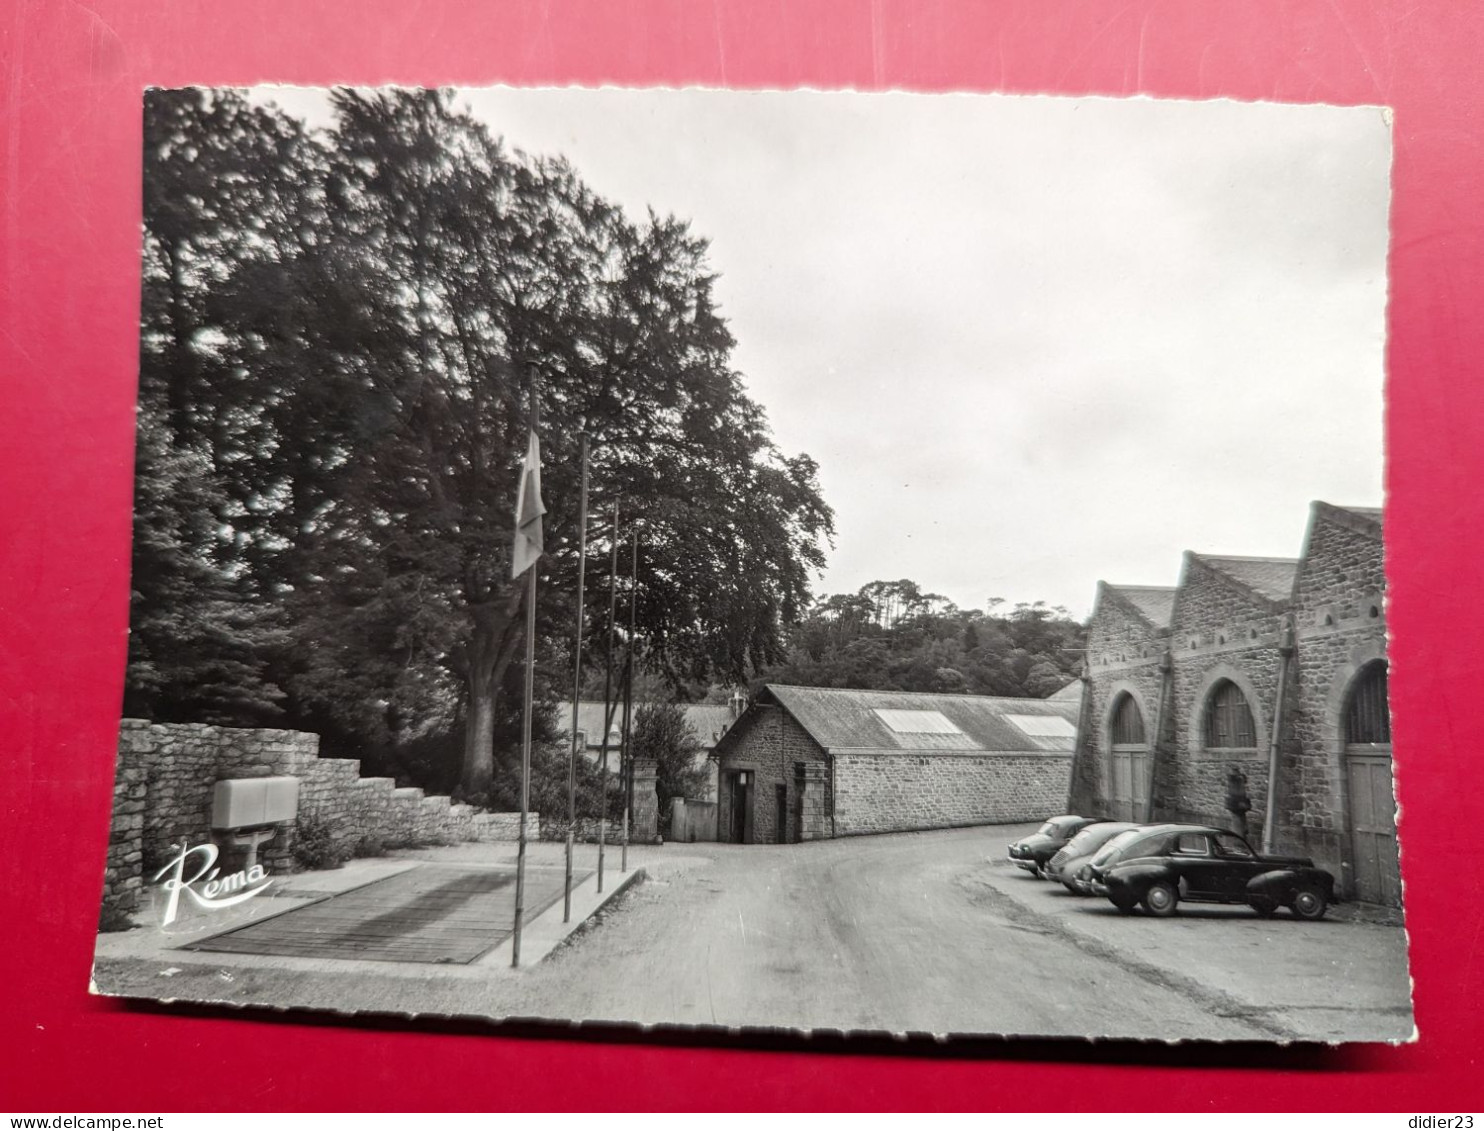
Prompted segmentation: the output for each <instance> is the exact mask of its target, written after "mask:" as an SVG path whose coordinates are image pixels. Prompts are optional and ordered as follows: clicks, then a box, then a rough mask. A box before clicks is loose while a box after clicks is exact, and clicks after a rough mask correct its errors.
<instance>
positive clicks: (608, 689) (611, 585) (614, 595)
mask: <svg viewBox="0 0 1484 1131" xmlns="http://www.w3.org/2000/svg"><path fill="white" fill-rule="evenodd" d="M609 541H610V542H611V546H610V549H609V558H608V659H607V662H606V663H605V664H604V665H603V753H602V755H601V757H600V759H599V763H598V765H599V770H598V775H599V777H600V779H601V780H602V782H603V807H602V808H601V809H600V810H599V811H598V891H599V892H602V890H603V847H604V845H603V842H604V841H605V840H607V839H608V735H609V733H610V732H611V731H612V730H613V712H612V711H611V710H609V709H608V699H609V696H610V695H611V694H612V693H613V640H614V628H615V625H616V623H617V620H618V502H617V500H615V501H614V503H613V533H612V536H611V537H610V539H609Z"/></svg>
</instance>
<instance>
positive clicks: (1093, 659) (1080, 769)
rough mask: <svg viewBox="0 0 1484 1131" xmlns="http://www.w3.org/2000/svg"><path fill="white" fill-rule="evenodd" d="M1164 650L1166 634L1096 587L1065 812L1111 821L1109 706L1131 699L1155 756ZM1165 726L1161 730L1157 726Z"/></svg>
mask: <svg viewBox="0 0 1484 1131" xmlns="http://www.w3.org/2000/svg"><path fill="white" fill-rule="evenodd" d="M1168 645H1169V641H1168V633H1167V631H1166V630H1164V629H1161V628H1160V627H1158V626H1156V625H1153V624H1151V623H1150V622H1149V621H1148V620H1147V619H1146V618H1145V617H1144V616H1142V615H1141V614H1140V613H1139V612H1138V610H1136V609H1135V608H1133V607H1132V606H1131V605H1130V604H1129V602H1127V601H1126V600H1124V599H1123V598H1122V597H1121V596H1119V595H1118V592H1117V590H1116V589H1114V588H1113V587H1111V586H1109V585H1106V584H1102V583H1099V586H1098V596H1097V602H1096V605H1095V607H1094V609H1093V615H1092V619H1091V621H1090V622H1089V623H1088V626H1087V663H1086V666H1085V670H1086V677H1085V678H1086V686H1085V690H1084V693H1083V701H1082V716H1081V722H1080V724H1079V726H1078V734H1077V749H1076V756H1075V759H1074V764H1073V768H1072V774H1071V789H1070V792H1069V794H1068V798H1067V806H1066V808H1067V811H1068V812H1069V813H1081V814H1085V815H1086V816H1089V817H1111V816H1112V815H1113V813H1112V808H1111V798H1112V782H1111V780H1110V777H1111V772H1112V771H1111V767H1110V764H1109V760H1110V758H1111V746H1110V738H1109V729H1108V728H1109V724H1110V719H1111V715H1112V710H1113V701H1114V700H1115V699H1116V698H1117V697H1118V696H1119V695H1121V694H1123V693H1124V692H1127V693H1128V694H1130V695H1132V696H1133V697H1134V700H1135V702H1137V703H1138V705H1139V711H1140V713H1141V714H1142V715H1143V718H1144V733H1145V735H1146V736H1147V737H1148V739H1149V743H1150V748H1151V750H1153V751H1155V754H1156V758H1157V756H1158V754H1157V752H1158V747H1159V740H1158V735H1157V734H1156V731H1160V730H1162V729H1163V730H1167V729H1168V725H1167V724H1168V721H1169V720H1168V711H1166V718H1165V719H1159V718H1157V716H1158V714H1159V707H1160V684H1161V682H1162V681H1163V678H1164V675H1163V672H1162V671H1161V664H1162V662H1163V658H1164V655H1165V650H1166V648H1167V647H1168ZM1161 723H1165V724H1166V726H1165V727H1164V728H1161V727H1160V724H1161Z"/></svg>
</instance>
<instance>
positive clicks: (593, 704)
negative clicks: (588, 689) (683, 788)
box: [556, 693, 747, 801]
mask: <svg viewBox="0 0 1484 1131" xmlns="http://www.w3.org/2000/svg"><path fill="white" fill-rule="evenodd" d="M746 705H747V700H746V697H745V696H743V695H741V694H740V693H737V694H734V695H733V696H732V698H731V700H730V701H729V702H727V703H683V704H681V708H682V710H684V711H685V720H686V722H688V723H689V724H690V728H691V730H692V731H694V732H695V736H696V742H697V743H698V744H699V747H698V749H697V751H696V757H695V763H694V764H695V767H696V768H697V769H699V770H704V771H705V772H706V775H707V786H706V796H704V797H698V798H694V799H693V800H696V801H714V800H715V799H716V760H715V759H714V758H712V756H711V754H712V751H713V750H715V749H716V744H717V742H718V741H719V740H720V739H721V736H722V735H723V734H725V733H726V731H727V729H728V728H729V727H730V726H731V725H732V724H733V723H734V722H736V721H737V717H738V716H739V715H740V714H741V713H742V711H743V709H744V708H745V707H746ZM640 706H641V704H634V705H633V706H632V707H631V708H630V710H631V712H637V711H638V710H639V707H640ZM605 714H606V712H605V710H604V707H603V702H602V700H599V699H582V700H579V701H578V704H577V733H578V737H579V743H578V751H579V752H580V753H581V754H582V755H583V756H584V757H585V758H587V759H588V760H589V761H590V762H592V763H593V765H597V764H598V762H599V761H600V760H601V758H602V753H603V723H604V716H605ZM556 726H557V730H558V732H559V733H560V734H561V735H562V736H563V738H564V740H565V739H566V736H567V735H568V734H569V732H570V728H571V726H572V702H571V700H566V701H564V702H561V703H558V704H557V708H556ZM622 729H623V705H622V703H620V704H619V706H618V709H617V710H616V711H615V712H614V713H613V725H612V726H611V727H610V728H609V732H608V768H609V770H611V771H614V772H617V769H618V751H619V748H620V747H621V746H622V745H623V733H622Z"/></svg>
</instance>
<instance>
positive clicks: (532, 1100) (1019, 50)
mask: <svg viewBox="0 0 1484 1131" xmlns="http://www.w3.org/2000/svg"><path fill="white" fill-rule="evenodd" d="M6 8H7V10H6V12H5V14H4V15H3V16H0V168H3V176H0V204H3V207H0V217H3V220H0V222H3V225H4V230H3V237H0V380H3V389H4V400H3V402H0V470H3V476H0V767H3V772H4V777H3V781H4V788H3V792H0V804H3V806H4V809H5V819H4V822H3V826H0V877H3V891H4V895H5V903H4V907H5V911H6V915H7V921H6V923H5V926H4V930H3V938H4V939H5V943H6V946H5V950H6V951H7V952H9V954H10V955H12V956H13V957H12V959H11V961H10V962H8V963H7V964H6V967H5V972H6V975H7V977H6V982H7V986H6V996H7V998H8V1000H7V1002H6V1005H5V1007H4V1009H3V1010H0V1014H3V1021H0V1025H3V1032H4V1033H5V1037H6V1040H7V1042H8V1045H9V1048H8V1051H7V1055H6V1056H5V1058H4V1061H3V1063H4V1064H5V1070H4V1072H3V1073H0V1107H4V1106H9V1107H12V1108H20V1109H45V1110H53V1109H58V1108H61V1109H70V1110H89V1109H93V1110H100V1109H113V1110H125V1109H136V1110H140V1111H147V1110H150V1109H155V1110H181V1109H186V1110H216V1109H220V1110H252V1109H267V1110H276V1109H280V1108H283V1109H314V1108H325V1109H341V1110H354V1109H359V1108H376V1109H434V1110H436V1109H442V1108H458V1109H463V1108H495V1109H499V1108H507V1107H510V1108H520V1107H532V1106H556V1107H567V1106H575V1107H587V1106H624V1105H647V1106H659V1107H685V1106H702V1107H704V1106H711V1105H717V1104H723V1105H727V1106H735V1107H740V1108H750V1107H760V1106H787V1107H796V1106H807V1107H817V1106H836V1107H904V1106H911V1107H928V1108H933V1107H990V1108H994V1107H998V1108H1028V1109H1031V1110H1038V1109H1061V1108H1066V1107H1074V1108H1075V1107H1088V1108H1126V1107H1135V1108H1142V1107H1165V1106H1169V1107H1180V1108H1186V1109H1203V1108H1215V1109H1231V1110H1246V1109H1251V1108H1264V1107H1280V1108H1290V1109H1307V1108H1316V1109H1331V1110H1343V1109H1346V1108H1351V1107H1354V1108H1360V1109H1373V1110H1374V1109H1388V1110H1390V1109H1398V1110H1413V1111H1419V1110H1433V1111H1437V1110H1445V1109H1449V1108H1451V1107H1459V1106H1462V1107H1464V1109H1465V1110H1466V1109H1467V1108H1468V1106H1470V1104H1472V1105H1473V1106H1477V1102H1478V1095H1479V1093H1478V1091H1477V1081H1476V1080H1475V1079H1474V1078H1473V1076H1472V1074H1471V1063H1472V1058H1473V1056H1474V1054H1475V1051H1476V1050H1477V1048H1478V1047H1479V1046H1480V1043H1481V1040H1480V1038H1481V1036H1484V1033H1481V1023H1480V1017H1481V1013H1484V1011H1481V1009H1480V1008H1479V1006H1480V1003H1484V985H1481V975H1480V972H1481V969H1484V964H1481V961H1480V932H1481V928H1484V914H1481V910H1480V904H1481V895H1484V891H1481V871H1484V869H1481V859H1484V857H1481V854H1480V852H1479V851H1478V848H1477V845H1478V843H1479V835H1480V834H1479V831H1478V827H1477V826H1478V825H1479V823H1480V821H1481V819H1484V803H1481V800H1480V795H1481V791H1480V789H1479V785H1478V783H1479V782H1480V780H1481V779H1480V773H1479V759H1480V754H1479V751H1478V750H1477V748H1476V747H1475V744H1474V742H1473V741H1472V740H1470V739H1469V738H1468V737H1467V736H1469V735H1471V734H1472V735H1477V734H1479V733H1481V731H1484V726H1481V717H1480V716H1481V712H1484V696H1481V695H1480V694H1478V691H1477V688H1476V683H1475V681H1476V679H1477V678H1478V677H1477V675H1476V673H1477V672H1478V670H1479V667H1480V664H1479V651H1480V642H1481V641H1484V625H1481V623H1480V622H1481V620H1484V600H1481V598H1480V596H1479V573H1478V571H1477V569H1476V568H1475V566H1474V559H1473V555H1474V554H1475V553H1480V552H1484V532H1481V527H1480V524H1479V512H1480V504H1479V500H1478V499H1476V498H1475V495H1476V494H1484V492H1481V491H1480V490H1479V489H1478V486H1477V485H1478V484H1480V483H1481V482H1484V476H1481V474H1480V472H1481V463H1484V458H1481V456H1480V451H1481V444H1480V443H1479V433H1480V430H1481V424H1484V412H1481V407H1484V405H1481V401H1484V382H1481V381H1479V380H1478V379H1477V376H1478V375H1477V369H1478V366H1479V362H1480V359H1481V358H1484V319H1481V316H1480V307H1481V302H1484V257H1481V255H1480V226H1481V219H1484V208H1481V205H1480V193H1479V186H1480V184H1481V180H1484V178H1481V172H1484V154H1481V150H1480V141H1481V137H1484V131H1481V123H1484V113H1481V112H1484V104H1481V95H1484V88H1481V84H1484V68H1481V67H1480V66H1479V65H1478V60H1479V59H1480V57H1481V48H1484V43H1481V29H1484V7H1479V6H1476V5H1464V4H1455V5H1447V4H1439V3H1436V2H1435V3H1432V4H1425V3H1424V4H1418V3H1417V2H1416V0H1369V2H1364V3H1361V2H1350V0H1327V2H1326V0H1244V2H1242V3H1232V2H1231V0H1201V2H1197V0H1180V2H1179V3H1172V2H1169V0H1165V2H1160V0H1130V2H1127V3H1122V4H1119V5H1117V6H1114V5H1111V4H1103V3H1098V2H1095V0H1075V2H1052V0H1014V2H1002V3H988V2H982V0H981V2H974V0H937V2H924V0H872V2H859V3H844V2H840V3H830V2H827V0H819V2H798V0H789V2H786V3H785V2H782V0H773V2H771V3H762V2H756V0H717V2H715V3H712V4H705V5H703V4H695V3H686V2H685V0H671V2H664V0H636V2H631V3H628V4H624V5H617V4H611V3H603V2H601V0H587V2H582V0H529V2H502V3H488V4H470V3H466V2H462V0H447V2H445V0H418V2H412V0H358V2H357V0H346V2H344V3H337V2H333V0H318V2H307V0H277V2H274V0H234V2H233V3H231V4H220V3H208V2H205V0H135V2H133V3H127V2H119V0H93V3H92V5H91V6H90V7H89V6H84V5H82V4H78V3H72V4H65V5H64V4H59V3H48V2H46V0H35V2H30V3H28V2H26V0H19V2H16V0H11V2H10V3H9V4H8V5H7V6H6ZM265 80H278V81H285V82H297V83H317V84H323V83H331V82H354V83H380V82H387V81H397V82H405V83H424V84H435V83H463V84H481V83H490V82H496V81H500V82H508V83H513V84H525V85H530V84H552V83H581V84H587V85H593V84H599V83H618V84H625V85H644V84H666V85H676V84H685V83H699V84H714V85H729V86H737V87H757V86H770V87H776V86H792V85H801V84H807V85H811V86H819V87H858V88H861V89H881V88H891V87H900V88H905V89H912V90H948V89H962V90H980V91H990V90H998V91H1021V92H1031V91H1037V92H1046V91H1054V92H1060V93H1065V94H1103V95H1132V94H1158V95H1166V96H1173V97H1181V98H1218V97H1229V98H1239V99H1277V100H1285V101H1298V102H1331V103H1350V104H1354V103H1382V104H1386V105H1389V106H1392V107H1395V109H1396V123H1395V169H1394V181H1393V185H1394V194H1395V195H1394V200H1393V211H1392V231H1393V236H1392V247H1391V304H1390V316H1389V330H1390V340H1389V346H1388V364H1389V396H1390V408H1389V413H1390V415H1389V422H1388V437H1389V453H1390V461H1389V468H1388V485H1389V495H1388V500H1387V523H1388V527H1387V535H1388V541H1389V543H1390V550H1391V560H1392V580H1391V585H1392V588H1391V594H1392V600H1393V604H1392V611H1391V614H1390V624H1391V626H1392V632H1393V639H1394V644H1393V661H1394V662H1393V677H1392V694H1393V697H1394V713H1395V729H1396V735H1397V738H1396V744H1397V759H1396V760H1397V764H1398V772H1399V779H1400V782H1399V784H1400V792H1401V800H1402V804H1403V806H1404V810H1405V812H1404V819H1403V825H1402V836H1403V842H1404V875H1405V879H1406V883H1407V892H1406V898H1407V905H1408V911H1409V927H1410V931H1411V939H1412V948H1413V949H1412V962H1413V973H1414V976H1415V979H1416V983H1417V988H1416V1006H1417V1024H1418V1026H1419V1028H1420V1030H1421V1039H1420V1041H1419V1042H1418V1043H1417V1044H1415V1045H1412V1046H1409V1047H1406V1048H1400V1049H1387V1048H1374V1047H1362V1048H1356V1049H1348V1050H1313V1049H1309V1050H1276V1051H1275V1050H1264V1049H1259V1048H1252V1047H1245V1048H1244V1047H1233V1048H1223V1047H1221V1046H1204V1047H1197V1048H1188V1049H1176V1050H1169V1049H1165V1048H1162V1047H1159V1046H1148V1047H1144V1046H1136V1045H1108V1046H1095V1047H1094V1046H1081V1045H1077V1044H1075V1043H1059V1042H1006V1043H1000V1044H988V1045H982V1046H978V1047H975V1048H972V1049H968V1050H964V1051H963V1052H962V1053H961V1054H960V1055H954V1056H945V1055H943V1054H942V1053H931V1052H921V1051H920V1050H918V1051H906V1052H899V1051H893V1049H892V1048H891V1047H888V1046H882V1045H871V1044H863V1045H849V1044H846V1045H842V1044H840V1043H839V1042H827V1043H825V1047H826V1048H827V1050H828V1051H827V1052H826V1053H824V1054H821V1053H819V1052H812V1051H809V1048H810V1046H808V1045H806V1044H805V1043H803V1042H795V1043H792V1044H787V1045H783V1044H772V1045H770V1044H767V1043H766V1042H752V1043H749V1044H748V1045H746V1046H743V1045H741V1044H733V1045H731V1046H726V1045H721V1046H718V1045H717V1044H716V1043H714V1042H713V1043H709V1044H708V1043H693V1044H690V1045H677V1044H670V1043H658V1042H655V1041H646V1040H643V1039H640V1038H635V1037H630V1038H628V1039H627V1040H626V1041H624V1042H618V1041H596V1040H588V1041H572V1040H563V1039H555V1038H553V1037H550V1036H539V1035H531V1034H522V1035H508V1036H500V1037H490V1036H487V1035H480V1034H474V1033H469V1032H438V1033H433V1032H425V1031H420V1030H417V1029H414V1028H412V1027H404V1028H387V1027H381V1028H361V1029H358V1028H353V1027H345V1026H342V1025H340V1024H337V1023H329V1022H323V1023H319V1022H306V1023H290V1022H285V1021H278V1020H273V1019H271V1018H269V1017H268V1016H267V1015H248V1016H247V1017H243V1016H241V1015H232V1014H209V1013H199V1012H198V1013H195V1014H189V1015H178V1014H171V1013H168V1012H166V1011H163V1010H160V1011H146V1010H141V1009H137V1008H129V1007H125V1006H123V1005H120V1004H118V1003H115V1002H111V1001H106V1000H102V999H95V998H91V997H89V995H88V994H87V989H86V987H87V976H88V969H89V963H90V958H91V950H92V941H93V940H92V932H91V926H92V924H93V922H94V921H95V916H96V910H97V903H98V892H99V884H100V874H101V867H102V861H103V847H104V841H105V836H106V823H107V818H108V807H109V786H110V781H111V774H112V765H113V745H114V741H115V737H116V723H117V718H118V711H119V702H120V694H121V678H122V670H123V663H124V652H125V631H126V613H127V594H128V584H127V580H128V579H127V567H128V539H129V504H130V489H131V479H130V476H131V459H132V441H133V435H132V425H133V397H134V383H135V375H136V339H137V328H136V327H137V316H138V293H137V292H138V255H139V219H140V200H139V179H140V153H139V137H140V115H141V99H140V91H141V89H142V88H143V87H144V86H146V85H151V84H155V85H179V84H187V83H211V84H245V83H249V82H255V81H265ZM847 1049H849V1050H856V1051H853V1052H852V1053H851V1054H850V1055H843V1053H844V1052H845V1050H847Z"/></svg>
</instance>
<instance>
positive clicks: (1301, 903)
mask: <svg viewBox="0 0 1484 1131" xmlns="http://www.w3.org/2000/svg"><path fill="white" fill-rule="evenodd" d="M1292 906H1293V913H1294V914H1295V915H1297V916H1298V917H1299V918H1300V919H1323V918H1324V913H1325V911H1327V910H1328V909H1329V900H1327V899H1325V898H1324V893H1323V892H1322V891H1320V890H1319V889H1318V888H1299V889H1298V891H1296V892H1294V893H1293V904H1292Z"/></svg>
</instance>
